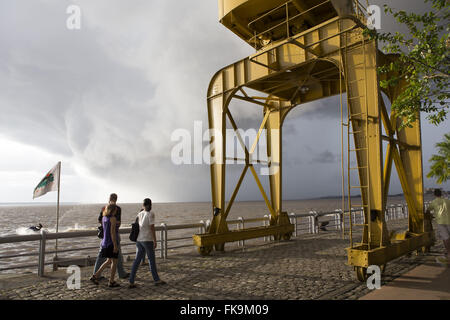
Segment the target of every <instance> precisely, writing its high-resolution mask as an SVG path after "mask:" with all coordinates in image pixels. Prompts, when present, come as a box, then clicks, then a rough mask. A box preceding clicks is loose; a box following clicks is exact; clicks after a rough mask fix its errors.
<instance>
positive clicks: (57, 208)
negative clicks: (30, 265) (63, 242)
mask: <svg viewBox="0 0 450 320" xmlns="http://www.w3.org/2000/svg"><path fill="white" fill-rule="evenodd" d="M58 167H59V168H58V200H57V202H56V233H58V231H59V193H60V186H61V161H60V162H58ZM57 258H58V239H56V244H55V257H54V259H55V260H56V259H57Z"/></svg>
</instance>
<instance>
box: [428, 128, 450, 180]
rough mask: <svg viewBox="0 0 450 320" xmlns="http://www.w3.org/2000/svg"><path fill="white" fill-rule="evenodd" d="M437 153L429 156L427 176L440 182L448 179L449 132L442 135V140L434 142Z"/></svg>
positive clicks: (449, 160)
mask: <svg viewBox="0 0 450 320" xmlns="http://www.w3.org/2000/svg"><path fill="white" fill-rule="evenodd" d="M436 149H437V150H438V154H434V155H433V156H432V157H431V158H430V162H431V170H430V172H429V173H428V175H427V178H437V183H438V184H442V183H444V182H446V181H447V180H449V179H450V133H447V134H445V135H444V141H442V142H439V143H437V144H436Z"/></svg>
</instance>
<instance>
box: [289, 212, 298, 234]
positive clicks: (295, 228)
mask: <svg viewBox="0 0 450 320" xmlns="http://www.w3.org/2000/svg"><path fill="white" fill-rule="evenodd" d="M289 217H290V222H291V223H292V224H293V225H294V236H295V237H297V215H296V214H295V213H293V212H291V213H290V214H289Z"/></svg>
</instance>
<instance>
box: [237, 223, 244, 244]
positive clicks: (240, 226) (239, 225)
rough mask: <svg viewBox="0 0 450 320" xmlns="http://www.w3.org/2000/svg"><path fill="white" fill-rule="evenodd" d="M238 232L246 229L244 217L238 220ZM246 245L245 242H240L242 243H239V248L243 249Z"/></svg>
mask: <svg viewBox="0 0 450 320" xmlns="http://www.w3.org/2000/svg"><path fill="white" fill-rule="evenodd" d="M238 221H239V222H238V230H243V229H244V228H245V225H244V218H242V217H239V218H238ZM244 245H245V242H244V240H240V241H238V246H241V247H243V246H244Z"/></svg>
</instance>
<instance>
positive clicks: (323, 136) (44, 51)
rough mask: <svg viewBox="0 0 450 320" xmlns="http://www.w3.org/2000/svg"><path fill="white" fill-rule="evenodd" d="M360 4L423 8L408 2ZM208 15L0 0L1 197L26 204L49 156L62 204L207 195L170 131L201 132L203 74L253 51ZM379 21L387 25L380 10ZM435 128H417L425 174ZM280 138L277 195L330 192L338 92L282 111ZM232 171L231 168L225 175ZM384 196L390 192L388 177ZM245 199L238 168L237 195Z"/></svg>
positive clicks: (101, 1) (132, 2)
mask: <svg viewBox="0 0 450 320" xmlns="http://www.w3.org/2000/svg"><path fill="white" fill-rule="evenodd" d="M371 3H372V4H377V5H382V4H384V3H388V4H390V5H392V6H394V7H395V8H398V9H405V10H414V11H417V12H423V10H425V9H426V6H424V4H423V1H419V0H409V1H407V0H401V1H399V0H396V1H373V2H371ZM70 4H76V5H79V6H80V8H81V12H82V20H81V30H76V31H74V30H68V29H67V28H66V19H67V18H68V14H67V13H66V8H67V7H68V6H69V5H70ZM217 12H218V10H217V3H216V1H212V0H195V1H179V0H165V1H148V0H127V1H124V0H79V1H61V0H33V1H25V0H2V1H1V2H0V87H1V88H2V91H1V94H0V112H1V117H0V128H1V131H0V148H1V150H2V156H1V157H0V179H1V181H3V183H2V184H1V186H0V202H25V201H30V200H31V197H32V191H33V188H34V187H35V185H36V184H37V183H38V182H39V180H40V179H41V178H42V176H43V175H44V174H45V173H46V172H47V171H48V170H49V169H50V168H52V167H53V165H54V164H56V163H57V162H58V161H60V160H62V162H63V172H62V182H61V183H62V191H61V197H62V200H63V201H74V202H79V201H80V202H99V201H105V199H106V197H107V195H108V194H109V193H111V192H117V193H118V194H119V197H120V199H121V200H122V201H123V202H139V201H141V199H142V198H144V197H146V196H151V197H152V198H153V199H154V201H157V202H162V201H209V200H210V177H209V166H208V165H206V164H198V165H181V166H177V165H175V164H173V163H172V161H171V152H172V149H173V147H174V145H175V144H176V143H175V142H174V141H171V135H172V133H173V132H174V131H175V130H177V129H178V130H180V129H181V130H183V129H185V130H187V131H188V132H190V133H191V134H192V135H193V134H194V122H195V121H202V122H203V129H206V128H207V111H206V98H205V97H206V90H207V87H208V84H209V80H210V79H211V77H212V75H213V74H214V73H215V72H216V71H217V70H219V69H220V68H222V67H223V66H226V65H229V64H230V63H233V62H235V61H237V60H240V59H242V58H244V57H246V56H248V55H250V54H252V53H253V49H252V48H251V47H249V46H248V45H247V44H245V43H244V42H243V41H242V40H240V39H239V38H238V37H236V36H235V35H234V34H233V33H231V32H230V31H228V30H227V29H226V28H224V27H223V26H222V25H220V24H219V23H218V17H217ZM382 28H383V30H391V31H392V30H398V26H395V24H394V23H393V21H392V20H391V19H388V18H387V17H385V16H384V14H383V17H382ZM235 109H236V113H235V114H236V117H237V118H239V119H240V120H239V123H241V124H243V126H244V125H245V126H247V127H248V126H252V127H256V128H257V127H258V126H259V123H258V121H260V120H259V119H260V117H261V115H260V112H261V110H260V109H258V108H256V107H253V106H250V107H247V108H245V109H243V108H241V109H239V106H236V107H235ZM446 131H448V128H446V125H445V124H444V125H442V126H441V127H439V128H435V127H433V126H431V125H429V124H427V123H426V122H424V123H423V132H422V133H423V146H424V147H423V148H424V169H425V170H426V171H428V163H427V161H426V160H427V159H429V157H430V156H431V153H432V152H433V147H434V144H435V143H436V142H438V141H439V140H440V139H441V138H442V136H443V134H444V133H445V132H446ZM284 140H285V141H284V142H285V144H284V150H285V152H284V165H285V166H284V169H283V170H284V184H283V187H284V198H285V199H300V198H310V197H319V196H326V195H338V194H339V193H340V190H341V172H340V167H341V164H340V158H341V156H340V150H341V146H340V127H339V103H338V99H337V98H331V99H327V100H324V101H318V102H315V103H312V104H308V105H305V106H302V107H301V108H300V107H299V109H297V110H295V111H294V112H292V114H290V116H289V117H288V119H287V121H286V124H285V131H284ZM240 170H241V166H234V167H231V168H230V170H229V178H230V181H234V180H237V177H238V175H239V173H240ZM425 183H426V186H433V185H434V184H433V181H430V180H425ZM266 185H267V184H266ZM227 187H228V189H229V191H228V192H231V191H230V190H231V188H232V184H231V183H230V184H228V186H227ZM391 190H392V192H393V193H397V192H400V186H399V183H398V181H397V180H396V179H394V181H393V182H392V188H391ZM40 199H41V200H42V201H53V199H54V195H47V196H45V197H42V198H40ZM254 199H255V200H259V199H261V196H260V194H259V191H258V189H257V187H256V184H255V183H254V182H253V181H252V178H251V176H250V175H249V176H248V177H247V178H246V180H245V183H244V185H243V187H242V188H241V192H240V194H239V197H238V200H254Z"/></svg>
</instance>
